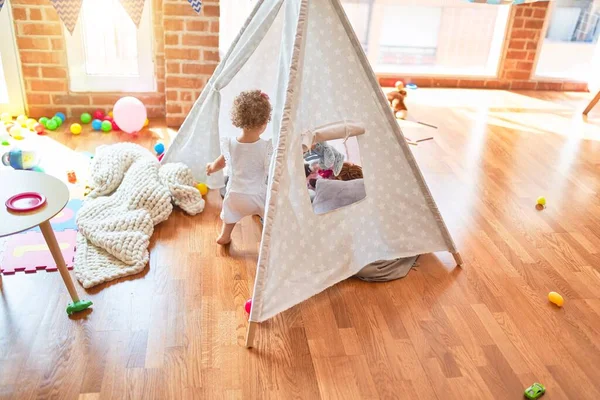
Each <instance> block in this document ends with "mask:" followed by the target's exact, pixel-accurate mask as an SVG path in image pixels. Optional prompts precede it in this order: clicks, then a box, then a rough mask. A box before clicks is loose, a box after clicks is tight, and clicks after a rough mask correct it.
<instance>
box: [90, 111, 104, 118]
mask: <svg viewBox="0 0 600 400" xmlns="http://www.w3.org/2000/svg"><path fill="white" fill-rule="evenodd" d="M92 118H93V119H99V120H102V119H103V118H104V111H102V110H96V111H94V113H93V114H92Z"/></svg>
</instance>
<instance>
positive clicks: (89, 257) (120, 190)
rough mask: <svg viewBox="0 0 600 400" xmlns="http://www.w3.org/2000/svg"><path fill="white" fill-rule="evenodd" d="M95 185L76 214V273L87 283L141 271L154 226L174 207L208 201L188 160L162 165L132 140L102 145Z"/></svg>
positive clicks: (190, 209) (188, 208) (191, 208)
mask: <svg viewBox="0 0 600 400" xmlns="http://www.w3.org/2000/svg"><path fill="white" fill-rule="evenodd" d="M90 186H91V187H92V188H93V190H92V191H91V193H90V194H89V195H88V196H87V198H86V200H85V201H84V203H83V206H82V207H81V209H80V210H79V212H78V214H77V226H78V228H79V233H78V234H77V250H76V252H75V276H76V277H77V279H78V280H79V282H80V283H81V284H82V285H83V287H85V288H89V287H92V286H96V285H98V284H100V283H103V282H107V281H110V280H113V279H117V278H120V277H123V276H127V275H133V274H137V273H139V272H141V271H142V270H143V269H144V268H145V266H146V264H147V263H148V259H149V253H148V246H149V244H150V237H151V236H152V233H153V232H154V225H156V224H158V223H160V222H162V221H164V220H166V219H167V218H168V217H169V215H170V214H171V211H172V210H173V206H172V204H171V202H172V203H174V204H175V205H177V206H179V207H180V208H181V209H183V211H185V212H186V213H188V214H191V215H195V214H198V213H200V212H202V210H203V209H204V200H203V199H202V196H201V195H200V193H199V192H198V190H197V189H196V188H195V187H194V179H193V177H192V173H191V171H190V169H189V168H188V167H186V166H185V165H184V164H180V163H176V164H165V165H162V166H161V165H160V164H159V162H158V161H157V160H156V158H155V157H154V156H153V155H152V154H151V153H150V152H149V151H148V150H146V149H144V148H142V147H141V146H138V145H135V144H132V143H119V144H115V145H110V146H102V147H100V148H98V150H97V152H96V155H95V157H94V160H93V161H92V165H91V168H90Z"/></svg>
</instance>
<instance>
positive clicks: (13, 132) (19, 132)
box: [8, 125, 23, 140]
mask: <svg viewBox="0 0 600 400" xmlns="http://www.w3.org/2000/svg"><path fill="white" fill-rule="evenodd" d="M8 133H9V134H10V136H12V137H13V139H16V140H23V128H21V127H20V126H19V125H15V126H13V127H12V128H10V130H9V131H8Z"/></svg>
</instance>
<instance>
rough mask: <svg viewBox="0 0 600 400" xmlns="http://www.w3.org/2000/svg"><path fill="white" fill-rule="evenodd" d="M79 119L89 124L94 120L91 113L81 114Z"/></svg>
mask: <svg viewBox="0 0 600 400" xmlns="http://www.w3.org/2000/svg"><path fill="white" fill-rule="evenodd" d="M79 119H80V120H81V123H83V124H89V123H90V122H92V116H91V115H90V113H83V114H81V117H80V118H79Z"/></svg>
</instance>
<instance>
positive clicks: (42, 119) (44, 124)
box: [38, 117, 50, 127]
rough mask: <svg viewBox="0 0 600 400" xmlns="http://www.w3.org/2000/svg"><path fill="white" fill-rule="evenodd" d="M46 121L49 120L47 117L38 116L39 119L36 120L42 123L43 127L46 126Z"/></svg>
mask: <svg viewBox="0 0 600 400" xmlns="http://www.w3.org/2000/svg"><path fill="white" fill-rule="evenodd" d="M48 121H50V120H49V119H48V118H46V117H42V118H40V120H39V121H38V122H39V123H40V124H42V125H43V126H44V127H46V124H47V123H48Z"/></svg>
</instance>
